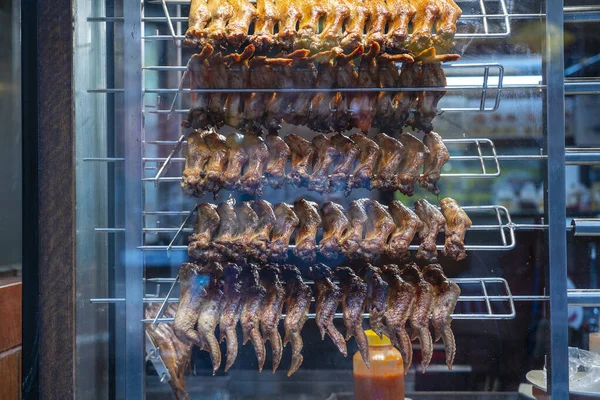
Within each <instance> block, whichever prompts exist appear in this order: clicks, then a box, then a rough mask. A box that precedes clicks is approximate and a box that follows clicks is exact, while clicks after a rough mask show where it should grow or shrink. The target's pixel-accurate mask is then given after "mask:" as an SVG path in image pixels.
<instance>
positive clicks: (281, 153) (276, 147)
mask: <svg viewBox="0 0 600 400" xmlns="http://www.w3.org/2000/svg"><path fill="white" fill-rule="evenodd" d="M265 143H266V144H267V148H268V149H269V160H268V161H267V166H266V167H265V172H264V175H265V182H266V183H267V184H268V185H270V186H271V187H272V188H274V189H278V188H280V187H282V186H283V184H284V182H285V179H286V176H285V166H286V164H287V160H288V158H290V154H291V151H290V148H289V147H288V145H287V144H286V143H285V141H284V140H283V139H281V138H280V137H279V136H277V135H273V134H269V135H267V137H266V139H265Z"/></svg>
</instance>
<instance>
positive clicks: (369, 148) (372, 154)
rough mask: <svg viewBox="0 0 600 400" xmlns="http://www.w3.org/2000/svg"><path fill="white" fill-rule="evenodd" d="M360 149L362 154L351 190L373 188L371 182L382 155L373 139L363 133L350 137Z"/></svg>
mask: <svg viewBox="0 0 600 400" xmlns="http://www.w3.org/2000/svg"><path fill="white" fill-rule="evenodd" d="M350 139H352V140H353V141H354V142H355V143H356V144H357V145H358V147H359V148H360V153H359V155H358V157H357V159H356V167H355V168H354V173H353V177H352V181H351V182H352V183H351V184H350V185H349V190H350V189H353V188H367V189H370V188H371V181H372V179H373V178H374V176H375V172H376V166H377V160H379V156H380V154H381V149H380V148H379V146H378V145H377V143H375V142H374V141H372V140H371V139H369V138H368V137H366V136H365V135H363V134H361V133H355V134H353V135H352V136H350Z"/></svg>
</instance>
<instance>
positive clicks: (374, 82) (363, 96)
mask: <svg viewBox="0 0 600 400" xmlns="http://www.w3.org/2000/svg"><path fill="white" fill-rule="evenodd" d="M373 2H374V3H382V2H380V1H379V0H373ZM382 4H383V3H382ZM384 25H385V24H384ZM367 36H368V35H367ZM368 43H370V46H371V47H370V48H369V52H368V53H365V54H364V55H363V57H362V59H361V61H360V64H359V66H358V85H357V86H358V87H359V88H360V87H362V88H374V87H377V86H378V85H379V71H378V69H377V62H376V57H377V55H378V54H379V51H380V50H381V46H380V45H379V44H378V43H377V42H376V41H370V42H368ZM376 108H377V93H376V92H366V93H360V92H359V93H357V94H356V95H355V96H354V97H353V98H352V101H351V102H350V110H351V111H352V120H353V125H354V126H355V127H357V128H358V129H360V130H361V131H363V132H365V133H366V132H367V131H368V130H369V129H370V128H371V126H372V124H373V116H374V115H375V109H376Z"/></svg>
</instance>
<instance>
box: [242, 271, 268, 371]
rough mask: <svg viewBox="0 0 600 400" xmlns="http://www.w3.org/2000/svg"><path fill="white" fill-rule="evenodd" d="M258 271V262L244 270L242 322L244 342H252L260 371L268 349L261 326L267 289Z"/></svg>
mask: <svg viewBox="0 0 600 400" xmlns="http://www.w3.org/2000/svg"><path fill="white" fill-rule="evenodd" d="M258 271H259V267H258V266H257V265H256V264H248V265H247V266H246V267H245V268H244V270H243V271H242V299H243V300H242V314H241V318H240V324H241V325H242V332H243V333H244V341H243V344H246V343H248V340H250V341H251V342H252V346H254V351H255V352H256V358H257V360H258V371H259V372H262V369H263V366H264V365H265V353H266V351H265V343H264V342H263V338H262V336H261V334H260V329H259V327H260V318H261V315H262V314H261V310H262V307H263V305H264V299H265V296H266V291H265V288H264V287H262V286H261V284H260V278H259V274H258Z"/></svg>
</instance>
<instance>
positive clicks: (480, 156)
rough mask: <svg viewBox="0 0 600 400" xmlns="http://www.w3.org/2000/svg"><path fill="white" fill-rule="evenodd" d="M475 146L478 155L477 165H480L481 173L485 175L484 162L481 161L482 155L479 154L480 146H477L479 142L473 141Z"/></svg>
mask: <svg viewBox="0 0 600 400" xmlns="http://www.w3.org/2000/svg"><path fill="white" fill-rule="evenodd" d="M475 146H476V147H477V154H478V155H479V163H480V164H481V173H482V174H483V175H485V174H486V173H487V172H486V170H485V161H484V160H483V153H482V152H481V145H480V144H479V140H475Z"/></svg>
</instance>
